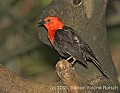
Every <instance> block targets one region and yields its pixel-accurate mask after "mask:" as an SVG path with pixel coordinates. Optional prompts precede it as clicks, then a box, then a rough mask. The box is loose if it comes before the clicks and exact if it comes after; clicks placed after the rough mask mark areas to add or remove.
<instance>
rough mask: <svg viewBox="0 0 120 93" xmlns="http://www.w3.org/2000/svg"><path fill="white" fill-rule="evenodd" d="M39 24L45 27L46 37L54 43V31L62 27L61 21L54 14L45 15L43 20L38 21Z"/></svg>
mask: <svg viewBox="0 0 120 93" xmlns="http://www.w3.org/2000/svg"><path fill="white" fill-rule="evenodd" d="M39 25H44V26H45V27H46V28H47V30H48V38H49V39H50V41H51V43H52V44H53V43H54V36H55V32H56V31H57V30H58V29H62V28H63V23H62V21H61V20H60V19H59V18H58V17H56V16H50V17H46V18H45V19H44V21H41V22H40V23H39Z"/></svg>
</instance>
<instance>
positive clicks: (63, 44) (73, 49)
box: [53, 26, 108, 77]
mask: <svg viewBox="0 0 120 93" xmlns="http://www.w3.org/2000/svg"><path fill="white" fill-rule="evenodd" d="M53 47H54V48H55V49H56V50H57V52H58V53H59V54H60V55H61V56H62V57H64V58H69V57H71V58H74V59H75V60H74V61H79V62H82V64H84V65H85V66H86V67H87V61H91V62H93V63H94V64H95V65H96V66H97V68H98V69H99V70H100V71H101V72H102V73H103V74H104V75H105V76H106V77H108V75H107V74H106V72H105V70H104V69H103V67H102V65H101V64H100V63H99V61H98V60H97V58H96V57H95V55H94V53H93V52H92V49H91V48H90V46H89V45H88V44H86V43H85V42H84V40H82V39H81V37H80V36H79V35H78V34H77V33H76V32H75V31H74V30H73V29H72V28H70V27H66V26H64V27H63V29H59V30H57V31H56V33H55V38H54V44H53Z"/></svg>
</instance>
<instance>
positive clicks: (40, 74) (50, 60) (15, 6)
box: [0, 0, 120, 82]
mask: <svg viewBox="0 0 120 93" xmlns="http://www.w3.org/2000/svg"><path fill="white" fill-rule="evenodd" d="M108 1H109V2H108V8H107V15H106V23H107V29H108V42H109V45H110V50H111V55H112V58H113V61H114V63H115V66H116V69H117V71H118V74H119V81H120V1H119V0H108ZM50 2H51V0H0V64H3V65H4V66H6V67H7V68H9V69H10V70H12V71H13V72H16V73H18V74H19V75H21V76H22V77H25V78H29V79H32V80H34V81H39V82H53V81H56V80H58V79H57V77H56V74H55V69H54V67H55V64H56V62H57V61H58V60H59V57H58V55H57V53H56V52H55V51H54V50H53V49H52V48H50V47H49V46H47V45H44V44H43V43H42V42H40V41H39V40H38V35H37V33H38V29H37V23H38V21H39V17H40V14H41V13H42V10H43V9H44V8H45V7H46V6H47V5H48V4H49V3H50ZM49 77H50V78H49Z"/></svg>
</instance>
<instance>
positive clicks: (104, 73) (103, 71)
mask: <svg viewBox="0 0 120 93" xmlns="http://www.w3.org/2000/svg"><path fill="white" fill-rule="evenodd" d="M93 62H94V64H95V65H96V66H97V67H98V69H99V70H100V71H101V72H102V74H103V75H104V76H105V77H107V78H110V77H109V76H108V74H107V72H106V71H105V70H104V68H103V67H102V65H101V64H100V63H99V62H98V61H96V60H95V59H93Z"/></svg>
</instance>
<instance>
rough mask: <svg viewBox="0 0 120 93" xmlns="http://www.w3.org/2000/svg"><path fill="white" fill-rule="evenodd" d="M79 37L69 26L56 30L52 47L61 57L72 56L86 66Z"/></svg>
mask: <svg viewBox="0 0 120 93" xmlns="http://www.w3.org/2000/svg"><path fill="white" fill-rule="evenodd" d="M80 40H81V39H80V37H79V36H78V35H77V34H76V33H75V32H74V30H73V29H71V28H69V27H64V28H63V29H62V30H58V31H56V34H55V41H54V44H53V46H54V48H55V49H56V50H57V51H58V53H59V54H60V55H61V56H63V57H68V56H73V57H74V58H75V59H76V60H78V61H80V62H82V63H83V64H84V65H85V66H86V67H87V62H86V57H85V55H84V53H83V52H82V51H81V48H80V42H81V41H80Z"/></svg>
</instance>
